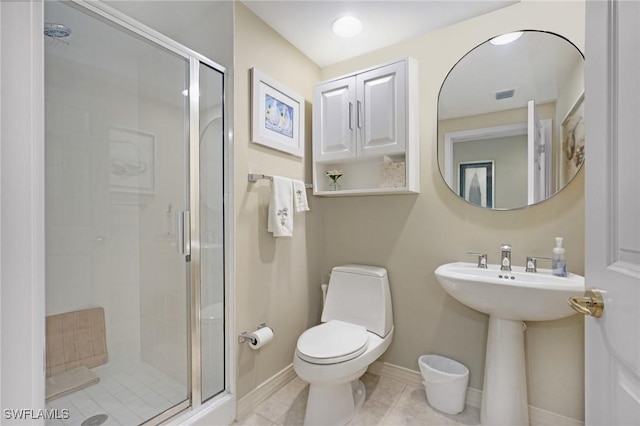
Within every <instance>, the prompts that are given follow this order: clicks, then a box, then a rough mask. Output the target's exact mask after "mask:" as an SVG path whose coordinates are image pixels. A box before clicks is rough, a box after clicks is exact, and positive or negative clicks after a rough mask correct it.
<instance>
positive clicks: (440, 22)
mask: <svg viewBox="0 0 640 426" xmlns="http://www.w3.org/2000/svg"><path fill="white" fill-rule="evenodd" d="M241 1H242V2H243V3H244V4H245V5H246V6H247V7H248V8H249V9H251V10H252V11H253V12H254V13H255V14H256V15H258V16H259V17H260V18H261V19H262V20H263V21H265V22H266V23H267V24H269V26H271V27H272V28H274V29H275V30H276V31H277V32H278V33H280V34H281V35H282V36H283V37H284V38H285V39H287V40H288V41H289V42H290V43H291V44H293V45H294V46H296V47H297V48H298V49H299V50H300V51H302V52H303V53H304V54H305V55H306V56H307V57H309V58H310V59H311V60H312V61H313V62H315V63H316V64H318V65H319V66H321V67H324V66H327V65H331V64H334V63H337V62H341V61H344V60H347V59H350V58H353V57H356V56H359V55H362V54H364V53H367V52H371V51H373V50H377V49H380V48H382V47H385V46H389V45H392V44H395V43H398V42H400V41H403V40H407V39H410V38H413V37H416V36H418V35H421V34H425V33H427V32H430V31H434V30H437V29H439V28H443V27H446V26H449V25H453V24H455V23H458V22H461V21H465V20H468V19H471V18H474V17H476V16H479V15H483V14H485V13H488V12H492V11H494V10H497V9H500V8H503V7H506V6H509V5H512V4H514V3H518V1H519V0H413V1H394V0H359V1H333V0H295V1H291V0H289V1H283V0H281V1H273V0H241ZM345 15H352V16H356V17H358V18H359V19H360V20H361V21H362V23H363V30H362V32H361V33H360V34H358V35H356V36H354V37H350V38H341V37H338V36H336V35H335V34H333V32H332V31H331V24H332V23H333V21H334V20H335V19H337V18H339V17H342V16H345Z"/></svg>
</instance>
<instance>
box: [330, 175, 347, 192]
mask: <svg viewBox="0 0 640 426" xmlns="http://www.w3.org/2000/svg"><path fill="white" fill-rule="evenodd" d="M326 175H327V177H328V178H329V180H330V181H331V182H329V189H330V190H332V191H338V190H340V189H341V187H340V183H339V182H338V180H339V179H340V178H341V177H342V175H344V172H343V171H342V170H327V172H326Z"/></svg>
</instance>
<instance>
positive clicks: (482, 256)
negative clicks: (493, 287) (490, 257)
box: [467, 251, 487, 269]
mask: <svg viewBox="0 0 640 426" xmlns="http://www.w3.org/2000/svg"><path fill="white" fill-rule="evenodd" d="M467 254H471V255H474V256H478V268H481V269H487V254H486V253H481V252H477V251H470V252H468V253H467Z"/></svg>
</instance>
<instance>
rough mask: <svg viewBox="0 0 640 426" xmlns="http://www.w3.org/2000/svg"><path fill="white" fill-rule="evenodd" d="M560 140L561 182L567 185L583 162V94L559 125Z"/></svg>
mask: <svg viewBox="0 0 640 426" xmlns="http://www.w3.org/2000/svg"><path fill="white" fill-rule="evenodd" d="M560 133H561V134H560V137H561V138H562V139H561V141H562V153H561V158H562V161H561V172H560V174H561V180H562V184H563V185H565V184H567V183H568V181H569V180H571V178H573V176H575V174H576V173H577V172H578V170H579V169H580V167H581V166H582V163H583V162H584V146H585V125H584V92H583V93H582V94H581V95H580V96H579V97H578V99H577V100H576V102H575V103H574V104H573V106H572V107H571V109H570V110H569V113H568V114H567V116H566V117H565V118H564V120H562V124H561V125H560Z"/></svg>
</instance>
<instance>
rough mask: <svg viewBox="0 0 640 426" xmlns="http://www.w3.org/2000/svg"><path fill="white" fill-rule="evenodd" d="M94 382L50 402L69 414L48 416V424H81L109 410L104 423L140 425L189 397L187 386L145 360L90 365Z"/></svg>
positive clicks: (55, 407)
mask: <svg viewBox="0 0 640 426" xmlns="http://www.w3.org/2000/svg"><path fill="white" fill-rule="evenodd" d="M91 370H92V371H93V372H94V373H96V374H97V375H98V377H100V381H99V382H98V383H96V384H95V385H92V386H89V387H87V388H85V389H82V390H79V391H77V392H74V393H72V394H69V395H66V396H63V397H60V398H57V399H54V400H52V401H50V402H48V403H47V408H48V409H59V410H62V409H68V410H69V415H70V417H69V418H68V419H64V420H47V421H46V424H47V426H49V425H51V426H53V425H55V426H62V425H65V426H66V425H80V424H82V422H83V421H84V420H85V419H87V418H89V417H91V416H93V415H96V414H107V415H108V416H109V418H108V420H107V422H106V423H104V425H106V426H111V425H137V424H140V423H142V422H143V421H145V420H147V419H149V418H151V417H153V416H156V415H157V414H159V413H161V412H162V411H164V410H166V409H168V408H170V407H172V406H173V405H175V404H177V403H179V402H181V401H183V400H185V399H186V395H187V390H186V387H185V386H184V385H182V384H180V383H179V382H178V381H177V380H175V379H173V378H172V377H169V376H167V375H166V374H164V373H162V372H161V371H160V370H158V369H156V368H154V367H152V366H151V365H149V364H146V363H144V362H139V363H124V362H122V363H118V362H115V361H110V362H108V363H107V364H105V365H101V366H99V367H96V368H92V369H91Z"/></svg>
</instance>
